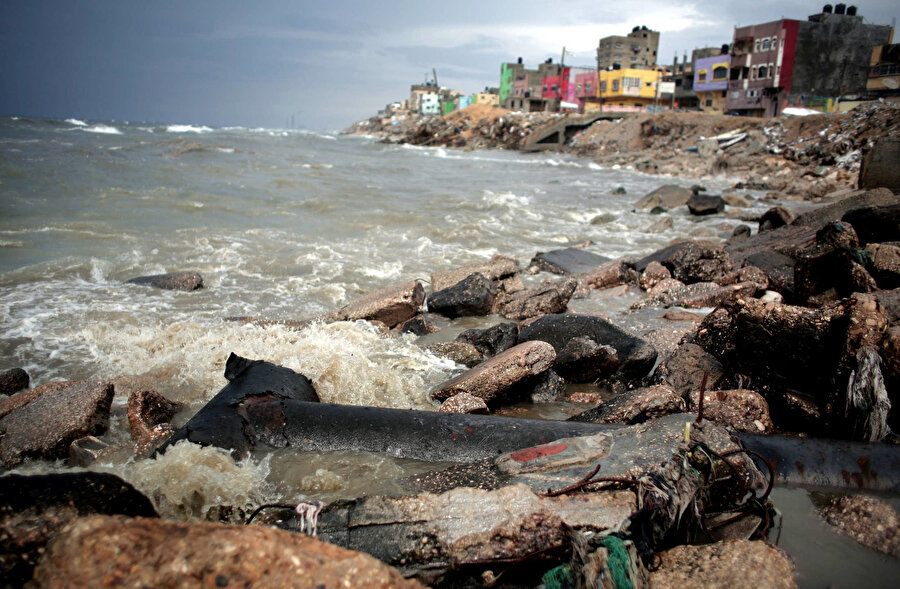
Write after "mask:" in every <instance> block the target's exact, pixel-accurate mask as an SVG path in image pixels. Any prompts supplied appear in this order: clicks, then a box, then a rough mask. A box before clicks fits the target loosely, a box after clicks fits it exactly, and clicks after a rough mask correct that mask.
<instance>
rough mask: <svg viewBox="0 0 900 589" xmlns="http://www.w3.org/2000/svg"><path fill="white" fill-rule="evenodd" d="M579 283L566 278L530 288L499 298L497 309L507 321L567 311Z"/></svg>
mask: <svg viewBox="0 0 900 589" xmlns="http://www.w3.org/2000/svg"><path fill="white" fill-rule="evenodd" d="M577 286H578V282H577V281H576V280H575V279H573V278H566V279H564V280H562V281H560V282H556V283H549V284H545V285H544V286H541V287H538V288H528V289H525V290H522V291H519V292H516V293H513V294H511V295H505V296H501V297H498V298H497V303H496V305H495V309H496V311H497V313H498V314H499V315H501V316H503V317H505V318H507V319H519V320H521V319H530V318H532V317H541V316H543V315H550V314H552V313H562V312H563V311H565V310H566V308H567V306H568V304H569V299H571V298H572V294H573V293H574V292H575V288H576V287H577Z"/></svg>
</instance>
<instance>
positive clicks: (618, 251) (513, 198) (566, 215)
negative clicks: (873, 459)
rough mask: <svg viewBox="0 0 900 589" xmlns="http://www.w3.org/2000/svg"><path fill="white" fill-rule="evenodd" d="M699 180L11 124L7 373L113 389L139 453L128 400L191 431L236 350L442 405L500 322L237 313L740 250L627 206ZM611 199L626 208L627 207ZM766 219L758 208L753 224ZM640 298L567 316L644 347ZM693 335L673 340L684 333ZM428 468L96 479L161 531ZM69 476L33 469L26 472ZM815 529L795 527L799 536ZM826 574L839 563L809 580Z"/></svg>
mask: <svg viewBox="0 0 900 589" xmlns="http://www.w3.org/2000/svg"><path fill="white" fill-rule="evenodd" d="M695 182H696V180H683V179H665V178H659V177H653V176H647V175H644V174H639V173H636V172H633V171H631V170H627V169H604V168H601V167H600V166H598V165H596V164H594V163H592V162H589V161H584V160H577V159H573V158H568V157H560V156H551V155H522V154H516V153H503V152H490V153H485V152H452V151H445V150H443V149H422V148H404V147H398V146H388V145H381V144H378V143H376V142H374V141H371V140H367V139H364V138H347V137H338V136H332V135H321V134H312V133H303V132H288V131H277V130H267V129H244V128H222V129H209V128H205V127H190V126H168V125H150V124H129V123H109V122H91V121H74V120H70V121H54V120H33V119H12V118H2V119H0V368H7V367H11V366H21V367H23V368H25V369H26V370H28V372H29V373H30V374H31V376H32V381H33V384H42V383H46V382H51V381H55V380H74V379H81V378H102V379H115V382H116V384H117V396H116V399H115V402H114V416H113V419H112V423H111V429H110V432H109V433H108V434H107V435H106V436H105V439H106V440H107V441H109V442H111V443H117V442H125V441H127V440H128V433H127V421H126V420H125V419H124V415H123V413H124V404H125V402H126V400H127V396H128V393H129V391H130V390H134V389H138V388H153V389H156V390H158V391H159V392H161V393H163V394H164V395H166V396H168V397H170V398H172V399H175V400H179V401H182V402H185V403H186V404H187V409H186V410H185V411H184V412H183V413H182V414H180V415H179V416H178V418H177V421H178V422H179V423H183V422H184V421H186V420H187V419H188V418H189V417H190V415H192V414H193V413H194V412H196V411H197V409H199V408H200V407H201V406H202V405H203V403H205V402H206V401H208V400H209V399H210V398H212V396H213V395H214V394H215V393H216V392H217V391H218V390H219V389H220V388H221V387H222V386H224V384H225V379H224V378H223V376H222V371H223V369H224V362H225V359H226V358H227V356H228V354H229V353H231V352H234V353H237V354H239V355H242V356H245V357H249V358H261V359H265V360H268V361H271V362H274V363H276V364H281V365H284V366H288V367H290V368H292V369H294V370H297V371H299V372H302V373H303V374H305V375H307V376H308V377H309V378H310V379H311V380H312V381H313V383H314V384H315V386H316V389H317V391H318V393H319V395H320V397H321V398H322V400H324V401H328V402H333V403H345V404H355V405H376V406H382V407H398V408H416V409H429V408H434V404H433V402H432V401H430V399H429V398H428V397H427V391H428V390H429V389H430V388H431V387H432V386H434V385H435V384H437V383H439V382H441V381H443V380H445V379H446V378H449V377H450V376H453V375H454V374H456V373H457V372H458V371H459V370H461V367H460V366H456V365H454V364H453V363H452V362H449V361H447V360H445V359H441V358H437V357H435V356H433V355H431V354H429V353H426V352H424V351H423V350H422V349H421V347H420V346H419V344H422V343H425V342H427V341H439V340H449V339H452V338H453V337H454V336H455V334H456V333H458V332H459V331H461V330H462V329H467V328H471V327H484V326H487V325H490V324H492V323H494V322H496V321H497V320H498V318H496V317H493V318H486V319H463V320H457V321H454V322H450V323H449V324H448V325H446V328H445V330H444V331H442V332H441V333H439V334H435V335H433V336H428V337H426V338H422V339H420V340H417V338H415V337H414V336H404V337H394V336H386V335H384V334H382V333H380V332H379V331H378V330H376V329H375V328H373V327H371V326H369V325H366V324H364V323H338V324H332V325H314V326H312V327H309V328H307V329H305V330H303V331H300V332H297V331H291V330H287V329H284V328H282V327H278V326H272V327H265V328H263V327H257V326H253V325H240V324H236V323H232V322H228V321H225V319H224V318H226V317H229V316H235V315H242V316H245V315H251V316H262V317H267V318H272V319H281V318H291V319H303V318H309V317H313V316H316V315H318V314H321V313H323V312H326V311H329V310H332V309H334V308H336V307H338V306H340V305H342V304H344V303H346V302H348V301H349V300H351V299H353V298H355V297H357V296H360V295H363V294H366V293H369V292H372V291H374V290H377V289H380V288H383V287H386V286H389V285H391V284H394V283H397V282H400V281H404V280H410V279H415V278H418V279H423V280H425V281H427V279H428V277H429V276H430V274H431V272H432V271H435V270H443V269H448V268H452V267H456V266H459V265H462V264H465V263H470V262H475V261H481V260H485V259H487V258H489V257H490V256H491V255H493V254H495V253H502V254H506V255H511V256H514V257H516V258H517V259H518V260H519V261H520V263H522V264H523V265H524V264H527V262H528V260H530V258H531V257H532V256H533V255H534V254H535V252H537V251H546V250H550V249H556V248H559V247H563V246H565V245H567V244H571V243H581V242H584V241H587V240H590V241H591V242H592V245H591V246H590V247H589V248H588V249H589V250H590V251H593V252H594V253H597V254H600V255H605V256H608V257H612V258H616V257H620V256H626V255H629V256H630V255H643V254H647V253H649V252H651V251H653V250H655V249H658V248H659V247H661V246H663V245H665V244H666V243H668V242H669V241H670V240H672V239H675V238H679V237H708V238H714V239H715V238H719V237H722V236H726V235H728V234H730V233H731V230H732V229H733V227H734V226H735V225H737V224H738V223H739V222H740V221H739V219H738V218H737V217H729V216H716V217H711V218H694V217H691V216H689V215H688V214H687V212H686V211H685V210H679V211H674V212H672V213H671V216H672V218H673V227H672V229H671V230H669V231H667V232H666V233H663V234H657V233H649V232H647V231H646V230H645V229H646V228H647V227H649V226H650V225H652V224H653V223H654V222H656V221H657V220H658V219H659V217H658V216H655V215H651V214H650V213H648V212H646V211H635V210H634V208H633V203H634V201H636V200H637V199H638V198H639V197H640V196H642V195H644V194H645V193H647V192H649V191H650V190H652V189H654V188H656V187H658V186H660V185H661V184H664V183H675V184H681V185H684V186H690V185H691V184H694V183H695ZM702 183H703V184H704V185H705V186H707V187H708V188H709V189H711V190H714V191H721V190H722V189H724V188H726V187H728V186H729V185H730V182H729V180H728V178H704V179H702ZM617 187H624V188H625V190H626V194H624V195H622V194H613V190H614V189H615V188H617ZM751 196H759V194H752V195H751ZM769 206H770V203H763V202H758V203H757V204H755V205H754V206H753V207H751V208H750V209H748V210H745V211H743V213H742V214H750V215H753V214H760V213H762V212H763V211H765V210H766V209H767V208H768V207H769ZM176 270H197V271H199V272H200V273H201V274H202V275H203V277H204V281H205V284H206V288H205V289H204V290H201V291H197V292H193V293H181V292H167V291H158V290H153V289H148V288H144V287H139V286H135V285H126V284H124V283H123V282H124V281H125V280H127V279H129V278H132V277H135V276H140V275H147V274H155V273H161V272H167V271H176ZM544 278H546V276H541V275H539V276H535V277H527V278H526V279H527V280H529V281H536V282H539V281H541V280H543V279H544ZM637 296H638V295H637V294H636V293H626V294H625V295H623V296H618V297H606V296H604V295H603V294H602V293H594V294H592V296H591V297H590V298H588V299H581V300H577V301H573V303H572V308H573V309H575V310H579V311H586V312H600V313H605V314H607V315H610V316H611V317H613V318H614V319H615V320H619V321H622V322H624V323H626V324H627V325H629V326H631V327H633V328H635V329H637V330H639V331H643V330H646V329H650V328H651V327H654V326H658V323H654V321H655V320H656V319H655V318H654V317H653V316H652V314H651V313H648V312H641V313H628V311H627V307H628V305H629V304H630V303H631V302H633V301H634V300H636V297H637ZM688 327H689V326H684V325H682V326H678V325H673V327H672V331H673V333H672V334H671V337H677V335H678V333H677V331H678V330H679V329H686V328H688ZM578 410H580V407H578V406H574V405H566V404H561V405H552V406H541V407H536V406H531V405H528V404H524V405H520V406H516V407H512V408H509V409H508V410H507V412H508V413H509V414H512V415H517V416H533V417H540V418H544V419H559V418H564V417H566V416H568V415H571V414H572V413H575V412H577V411H578ZM360 435H364V433H362V432H361V433H360ZM431 467H433V465H425V464H422V463H415V462H409V461H400V460H396V459H392V458H386V457H382V456H372V455H365V454H360V453H343V454H337V455H335V454H331V455H309V454H300V453H297V452H292V451H290V450H278V451H274V452H262V453H259V454H257V455H255V456H253V457H251V458H250V459H248V460H247V461H245V462H242V463H237V464H236V463H235V462H234V461H233V460H232V459H231V458H230V457H229V456H228V455H227V454H226V453H224V452H222V451H219V450H216V449H212V448H199V447H197V446H193V445H190V444H180V445H178V446H176V447H175V448H172V449H171V450H170V451H169V452H167V453H166V455H165V456H162V457H159V458H157V459H154V460H144V461H134V460H132V459H129V458H128V457H127V453H121V454H119V455H116V456H114V457H113V458H112V459H110V460H109V461H107V462H106V463H104V464H101V465H97V466H96V467H93V468H94V469H96V470H108V471H111V472H115V473H117V474H119V475H121V476H123V477H124V478H126V479H127V480H129V481H131V482H132V483H134V484H135V485H136V486H137V487H138V488H140V489H141V490H143V491H144V492H145V493H147V495H148V496H150V497H151V498H152V499H153V501H154V502H155V503H156V505H157V506H158V507H159V509H160V510H161V511H162V512H163V513H164V514H165V515H167V516H169V517H175V518H195V517H202V516H203V515H204V514H205V513H206V511H207V510H208V509H209V508H210V507H212V506H214V505H219V504H226V505H234V506H238V507H242V508H247V509H251V508H253V507H254V506H255V505H259V504H260V503H263V502H294V501H297V500H299V499H300V498H302V497H307V498H311V497H314V498H319V499H322V500H326V501H327V500H332V499H337V498H347V497H355V496H359V495H361V494H367V493H368V494H373V493H391V492H395V491H396V489H397V487H396V482H395V481H396V480H397V479H398V478H402V477H403V476H407V475H410V474H414V473H417V472H421V471H422V470H423V469H428V468H431ZM63 468H65V467H63V466H62V465H60V464H47V463H40V462H31V463H28V464H26V465H24V466H23V467H22V468H20V469H18V470H19V471H20V472H44V471H47V470H60V469H63ZM786 497H788V498H790V497H793V495H789V496H786ZM786 501H787V499H786ZM791 505H794V504H793V503H791ZM791 509H792V510H793V509H794V507H792V508H791ZM796 509H801V511H802V506H798V507H796ZM790 522H791V518H786V524H785V535H783V538H785V539H786V538H788V537H790V534H791V532H789V531H788V530H790V529H793V528H792V527H791V526H792V524H791V523H790ZM811 533H812V532H810V531H809V530H806V529H804V528H802V527H798V528H797V532H796V537H798V538H807V539H809V538H808V535H809V534H811ZM798 554H800V552H799V551H798ZM853 554H858V551H857V552H854V553H853ZM804 558H805V557H804ZM810 558H811V559H812V560H813V561H814V562H815V554H813V555H811V556H810ZM854 558H856V559H857V560H859V562H860V563H863V562H868V561H865V560H864V559H863V558H862V556H859V557H858V558H857V557H854ZM825 565H827V567H833V566H834V563H833V562H832V561H827V562H821V563H818V564H816V565H810V569H811V570H812V569H818V568H825V569H826V570H827V567H826V566H825ZM861 566H864V568H865V566H868V565H861ZM811 586H813V585H811Z"/></svg>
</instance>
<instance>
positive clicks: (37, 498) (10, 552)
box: [0, 472, 157, 586]
mask: <svg viewBox="0 0 900 589" xmlns="http://www.w3.org/2000/svg"><path fill="white" fill-rule="evenodd" d="M0 481H2V484H0V578H2V579H3V583H4V585H6V584H8V585H10V586H22V585H24V584H25V582H26V581H28V580H29V579H31V576H32V572H33V570H34V567H35V565H36V564H37V562H38V561H39V560H40V558H41V556H42V555H43V553H44V551H45V546H46V544H47V542H49V541H50V540H51V539H52V538H54V537H55V536H56V535H57V534H58V533H59V531H60V530H61V529H62V528H63V527H65V526H66V525H67V524H68V523H70V522H72V521H74V520H75V519H76V518H78V517H81V516H85V515H88V514H92V513H100V514H116V513H118V514H123V515H127V516H132V517H134V516H142V517H156V516H157V514H156V510H155V509H154V508H153V505H152V504H151V503H150V500H149V499H147V498H146V497H145V496H144V495H142V494H141V493H140V492H138V491H136V490H135V489H134V487H132V486H131V485H130V484H129V483H126V482H125V481H123V480H122V479H120V478H119V477H117V476H115V475H111V474H106V473H94V472H79V473H63V474H49V475H29V476H23V475H18V474H12V475H6V476H4V477H3V478H2V479H0Z"/></svg>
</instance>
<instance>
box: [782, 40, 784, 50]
mask: <svg viewBox="0 0 900 589" xmlns="http://www.w3.org/2000/svg"><path fill="white" fill-rule="evenodd" d="M781 48H782V49H784V39H782V40H781Z"/></svg>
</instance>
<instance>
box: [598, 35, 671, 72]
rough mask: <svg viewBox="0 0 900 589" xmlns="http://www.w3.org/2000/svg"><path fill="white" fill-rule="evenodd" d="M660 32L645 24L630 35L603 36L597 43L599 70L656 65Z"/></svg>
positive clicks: (642, 67)
mask: <svg viewBox="0 0 900 589" xmlns="http://www.w3.org/2000/svg"><path fill="white" fill-rule="evenodd" d="M658 50H659V32H657V31H651V30H650V29H648V28H647V27H645V26H638V27H634V28H633V29H631V32H630V33H628V35H626V36H624V37H621V36H615V35H613V36H610V37H603V38H602V39H600V42H599V43H598V45H597V70H598V71H602V70H618V69H625V68H632V69H651V68H653V67H654V66H655V65H656V52H657V51H658Z"/></svg>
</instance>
